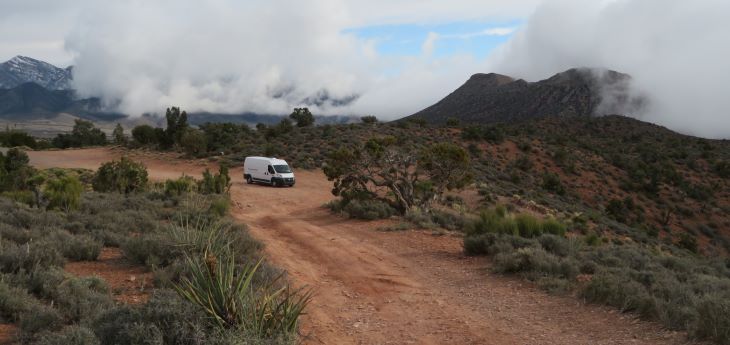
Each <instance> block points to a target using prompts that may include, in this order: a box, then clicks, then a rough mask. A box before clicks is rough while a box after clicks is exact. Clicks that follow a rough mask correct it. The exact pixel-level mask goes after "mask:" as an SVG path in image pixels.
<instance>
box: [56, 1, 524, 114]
mask: <svg viewBox="0 0 730 345" xmlns="http://www.w3.org/2000/svg"><path fill="white" fill-rule="evenodd" d="M534 3H536V0H529V1H518V2H510V1H504V0H486V1H485V0H479V1H476V0H460V1H452V2H451V3H450V4H446V3H444V2H443V1H430V0H429V1H423V0H418V1H415V0H401V1H384V0H375V1H372V2H367V3H365V2H362V1H334V0H309V1H295V0H272V1H233V0H214V1H207V2H205V4H204V5H203V4H202V3H201V2H199V1H195V0H175V1H172V0H158V1H141V0H136V1H135V0H132V1H125V2H115V3H113V4H110V3H109V2H104V3H103V4H102V3H94V2H89V3H87V4H86V5H84V6H83V8H82V9H81V10H80V13H81V15H80V19H78V20H77V22H76V25H75V26H74V28H73V30H72V31H71V33H70V34H69V35H68V36H67V39H66V48H67V50H68V51H70V52H71V53H72V54H73V56H75V59H74V64H75V75H74V78H75V85H76V87H77V89H78V90H79V91H80V92H81V94H82V95H101V96H103V98H104V99H105V100H106V101H107V102H108V104H113V105H114V106H115V107H117V108H118V109H119V110H121V111H123V112H126V113H130V114H134V115H136V114H142V113H145V112H159V111H161V110H162V109H164V108H165V107H167V106H170V105H179V106H181V107H183V108H185V109H188V110H189V111H201V110H204V111H210V112H225V113H236V112H242V111H252V112H262V113H287V112H289V111H291V108H292V107H294V106H299V105H301V101H302V100H303V99H305V98H307V97H311V96H313V95H317V94H318V93H321V92H322V90H326V91H327V93H328V94H329V96H330V97H332V98H337V99H346V98H348V97H351V96H353V95H359V96H360V97H359V99H357V101H355V102H354V103H353V104H351V105H350V106H347V107H332V106H327V104H325V105H323V106H321V107H317V106H312V107H313V108H315V109H314V111H315V113H318V114H343V113H344V114H348V113H351V114H367V113H372V114H375V115H377V116H380V117H381V118H386V119H393V118H397V117H401V116H405V115H409V114H411V113H413V112H415V111H417V110H419V109H420V108H422V107H425V106H426V105H428V104H429V103H432V102H434V101H436V100H438V99H439V98H440V97H442V96H443V95H444V93H445V92H447V91H448V90H449V89H452V88H455V87H456V86H458V84H459V83H461V82H463V81H464V80H466V78H468V76H469V75H470V74H472V73H475V72H477V71H479V70H480V69H481V66H483V61H476V60H474V59H473V58H471V57H469V56H453V57H448V58H442V59H439V60H435V59H433V58H431V57H430V53H429V52H426V54H423V56H420V57H405V56H379V55H378V54H377V50H376V49H375V48H374V44H375V43H374V42H372V41H368V40H364V39H361V38H358V37H356V36H355V35H354V34H352V33H348V31H347V30H346V29H348V28H352V27H356V26H362V25H376V24H388V23H438V22H443V21H449V20H469V19H474V18H481V19H483V18H496V19H504V18H514V17H515V16H517V14H518V13H519V14H521V15H522V16H524V15H525V14H526V11H527V9H529V8H532V7H533V6H534ZM505 30H506V29H504V28H500V29H497V30H494V31H488V32H487V31H485V32H480V33H477V34H479V35H488V34H489V35H505V34H508V33H509V32H506V31H505ZM425 50H428V48H427V47H426V48H425Z"/></svg>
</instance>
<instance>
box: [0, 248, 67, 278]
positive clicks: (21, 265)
mask: <svg viewBox="0 0 730 345" xmlns="http://www.w3.org/2000/svg"><path fill="white" fill-rule="evenodd" d="M57 245H58V244H57V243H51V242H50V241H48V240H39V241H32V242H28V243H26V244H23V245H17V244H15V243H7V242H0V246H2V251H0V270H2V272H6V273H15V272H18V271H20V270H21V269H24V270H26V271H31V270H33V269H34V268H35V267H36V266H40V267H50V266H63V264H64V259H63V256H62V255H61V253H60V251H59V249H58V247H57Z"/></svg>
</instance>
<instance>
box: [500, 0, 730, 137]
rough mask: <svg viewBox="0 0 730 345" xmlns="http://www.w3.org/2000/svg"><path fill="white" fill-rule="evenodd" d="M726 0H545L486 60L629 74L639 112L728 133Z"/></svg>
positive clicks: (540, 71)
mask: <svg viewBox="0 0 730 345" xmlns="http://www.w3.org/2000/svg"><path fill="white" fill-rule="evenodd" d="M727 13H730V2H727V1H724V0H701V1H666V0H618V1H616V0H614V1H581V0H550V1H546V2H544V3H543V4H541V5H540V6H538V8H537V9H536V11H535V13H534V14H533V15H532V16H531V17H530V18H529V20H528V21H527V23H526V25H525V26H524V27H523V28H522V29H521V30H520V31H519V32H517V33H516V34H515V35H514V36H513V38H512V39H511V40H510V42H509V43H507V44H506V45H504V46H503V47H501V48H500V49H499V50H498V51H497V52H495V53H494V54H493V55H492V57H491V58H490V61H489V62H488V66H489V67H488V68H489V69H490V70H493V71H497V72H500V73H504V74H509V75H513V76H516V77H520V78H525V79H527V80H537V79H542V78H545V77H548V76H550V75H551V74H553V73H556V72H559V71H562V70H565V69H568V68H571V67H579V66H586V67H605V68H609V69H614V70H617V71H620V72H625V73H629V74H631V75H632V76H633V78H634V79H633V80H634V81H633V85H632V87H633V88H634V89H636V90H639V91H641V92H643V93H645V94H646V95H647V96H648V97H649V99H650V103H649V106H648V107H647V108H645V111H644V112H640V113H637V114H635V115H636V116H637V117H638V118H640V119H642V120H646V121H650V122H654V123H658V124H661V125H664V126H667V127H669V128H671V129H674V130H677V131H680V132H684V133H691V134H696V135H700V136H706V137H716V138H721V137H722V138H728V137H730V115H728V114H729V113H728V109H730V98H728V97H727V86H726V84H727V81H728V80H730V62H729V61H730V46H729V45H727V44H725V42H726V41H727V38H728V37H730V21H728V20H727V18H726V17H727Z"/></svg>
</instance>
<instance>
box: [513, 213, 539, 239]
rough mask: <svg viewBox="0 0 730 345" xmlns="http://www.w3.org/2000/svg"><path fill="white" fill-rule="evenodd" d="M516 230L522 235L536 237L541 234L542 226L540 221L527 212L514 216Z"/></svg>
mask: <svg viewBox="0 0 730 345" xmlns="http://www.w3.org/2000/svg"><path fill="white" fill-rule="evenodd" d="M515 223H516V224H517V230H518V232H519V234H520V236H522V237H528V238H529V237H536V236H540V235H541V234H542V226H540V221H539V220H538V219H537V218H535V217H533V216H531V215H528V214H519V215H517V216H515Z"/></svg>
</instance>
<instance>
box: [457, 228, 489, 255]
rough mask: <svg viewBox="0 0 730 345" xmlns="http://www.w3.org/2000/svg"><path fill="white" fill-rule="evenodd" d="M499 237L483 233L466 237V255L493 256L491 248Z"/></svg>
mask: <svg viewBox="0 0 730 345" xmlns="http://www.w3.org/2000/svg"><path fill="white" fill-rule="evenodd" d="M496 239H497V235H496V234H494V233H483V234H478V235H473V236H465V237H464V253H465V254H466V255H483V254H493V253H492V252H491V251H490V247H491V246H492V245H493V244H494V243H495V241H496Z"/></svg>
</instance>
